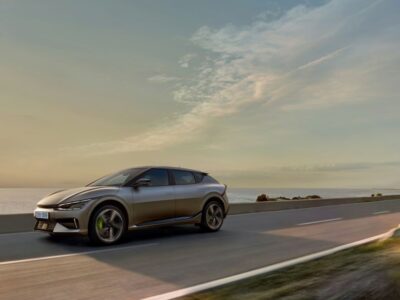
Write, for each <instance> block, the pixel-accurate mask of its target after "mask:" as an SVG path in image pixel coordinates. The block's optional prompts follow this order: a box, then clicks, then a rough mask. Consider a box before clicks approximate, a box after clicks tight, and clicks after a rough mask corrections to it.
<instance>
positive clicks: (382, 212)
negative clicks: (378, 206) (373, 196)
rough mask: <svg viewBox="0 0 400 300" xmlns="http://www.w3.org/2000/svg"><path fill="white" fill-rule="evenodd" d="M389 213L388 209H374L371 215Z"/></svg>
mask: <svg viewBox="0 0 400 300" xmlns="http://www.w3.org/2000/svg"><path fill="white" fill-rule="evenodd" d="M387 213H390V210H381V211H376V212H374V213H372V214H373V215H381V214H387Z"/></svg>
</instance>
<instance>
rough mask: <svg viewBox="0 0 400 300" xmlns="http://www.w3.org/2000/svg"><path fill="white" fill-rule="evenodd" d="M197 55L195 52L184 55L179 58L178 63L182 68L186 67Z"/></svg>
mask: <svg viewBox="0 0 400 300" xmlns="http://www.w3.org/2000/svg"><path fill="white" fill-rule="evenodd" d="M196 56H197V54H195V53H189V54H186V55H184V56H183V57H182V58H181V59H180V60H179V62H178V63H179V65H180V66H181V67H182V68H188V67H189V65H190V63H191V62H192V60H193V59H194V58H195V57H196Z"/></svg>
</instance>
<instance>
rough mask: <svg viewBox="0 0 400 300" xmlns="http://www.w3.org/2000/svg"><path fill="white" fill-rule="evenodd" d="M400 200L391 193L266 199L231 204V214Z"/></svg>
mask: <svg viewBox="0 0 400 300" xmlns="http://www.w3.org/2000/svg"><path fill="white" fill-rule="evenodd" d="M397 199H398V200H400V195H390V196H381V197H353V198H331V199H313V200H282V201H266V202H256V203H236V204H231V207H230V210H229V214H233V215H234V214H244V213H254V212H263V211H276V210H284V209H297V208H308V207H319V206H328V205H339V204H350V203H360V202H372V201H383V200H397Z"/></svg>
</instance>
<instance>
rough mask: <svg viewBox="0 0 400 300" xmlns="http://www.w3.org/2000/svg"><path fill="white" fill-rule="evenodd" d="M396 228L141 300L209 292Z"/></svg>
mask: <svg viewBox="0 0 400 300" xmlns="http://www.w3.org/2000/svg"><path fill="white" fill-rule="evenodd" d="M398 228H399V227H396V228H393V229H390V230H389V231H387V232H385V233H382V234H379V235H375V236H372V237H369V238H365V239H362V240H359V241H355V242H352V243H349V244H345V245H341V246H337V247H334V248H331V249H327V250H323V251H320V252H316V253H312V254H308V255H305V256H301V257H297V258H294V259H290V260H286V261H283V262H280V263H276V264H273V265H269V266H266V267H262V268H259V269H255V270H251V271H247V272H244V273H240V274H236V275H232V276H228V277H225V278H221V279H216V280H212V281H209V282H205V283H201V284H198V285H194V286H191V287H188V288H183V289H179V290H176V291H172V292H167V293H164V294H160V295H156V296H151V297H146V298H143V299H142V300H169V299H175V298H178V297H183V296H187V295H190V294H194V293H197V292H201V291H204V290H209V289H212V288H215V287H218V286H221V285H225V284H228V283H232V282H235V281H239V280H242V279H247V278H250V277H254V276H257V275H261V274H266V273H270V272H274V271H278V270H280V269H284V268H287V267H291V266H294V265H297V264H301V263H304V262H308V261H311V260H314V259H318V258H321V257H324V256H328V255H331V254H334V253H336V252H339V251H342V250H346V249H349V248H353V247H357V246H361V245H363V244H367V243H370V242H374V241H377V240H384V239H387V238H389V237H391V236H393V235H394V233H395V231H396V230H397V229H398Z"/></svg>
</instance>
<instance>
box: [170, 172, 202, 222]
mask: <svg viewBox="0 0 400 300" xmlns="http://www.w3.org/2000/svg"><path fill="white" fill-rule="evenodd" d="M170 172H171V173H172V177H173V179H174V183H175V185H174V193H175V199H176V200H175V201H176V205H175V216H176V217H177V218H181V217H192V216H194V215H196V214H197V213H199V212H200V211H201V209H202V204H203V196H204V190H203V188H202V185H201V184H199V183H196V180H195V177H194V174H193V172H190V171H186V170H171V171H170Z"/></svg>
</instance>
